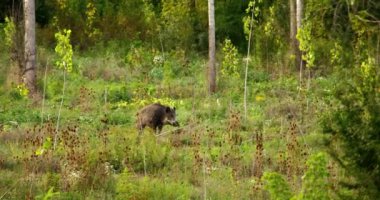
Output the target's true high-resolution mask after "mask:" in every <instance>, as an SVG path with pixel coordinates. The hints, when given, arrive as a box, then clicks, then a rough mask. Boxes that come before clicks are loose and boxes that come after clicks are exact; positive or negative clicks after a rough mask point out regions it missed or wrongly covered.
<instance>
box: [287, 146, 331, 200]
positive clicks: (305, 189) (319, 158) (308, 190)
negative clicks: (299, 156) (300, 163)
mask: <svg viewBox="0 0 380 200" xmlns="http://www.w3.org/2000/svg"><path fill="white" fill-rule="evenodd" d="M306 165H307V167H308V168H307V171H306V172H305V175H304V176H303V177H302V189H301V192H300V194H298V195H297V196H295V197H293V198H292V199H294V200H302V199H305V200H328V199H331V198H330V197H329V181H328V176H329V173H328V171H327V158H326V155H325V154H324V153H317V154H313V155H311V156H310V158H309V159H308V160H307V162H306Z"/></svg>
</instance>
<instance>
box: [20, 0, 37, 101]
mask: <svg viewBox="0 0 380 200" xmlns="http://www.w3.org/2000/svg"><path fill="white" fill-rule="evenodd" d="M24 20H25V35H24V44H25V51H24V59H25V71H24V77H23V81H24V83H25V85H26V87H27V88H28V89H29V97H34V96H35V95H36V93H37V89H36V17H35V1H34V0H24Z"/></svg>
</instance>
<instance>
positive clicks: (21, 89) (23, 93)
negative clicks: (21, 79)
mask: <svg viewBox="0 0 380 200" xmlns="http://www.w3.org/2000/svg"><path fill="white" fill-rule="evenodd" d="M16 91H17V94H18V95H19V97H20V98H27V97H28V94H29V90H28V88H27V87H26V85H25V83H21V84H20V85H17V86H16Z"/></svg>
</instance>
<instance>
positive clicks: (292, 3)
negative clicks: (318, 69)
mask: <svg viewBox="0 0 380 200" xmlns="http://www.w3.org/2000/svg"><path fill="white" fill-rule="evenodd" d="M297 1H298V0H297ZM289 7H290V43H291V50H292V55H294V56H295V68H297V66H298V64H299V63H300V61H301V54H300V51H299V47H298V42H297V38H296V35H297V14H296V0H289Z"/></svg>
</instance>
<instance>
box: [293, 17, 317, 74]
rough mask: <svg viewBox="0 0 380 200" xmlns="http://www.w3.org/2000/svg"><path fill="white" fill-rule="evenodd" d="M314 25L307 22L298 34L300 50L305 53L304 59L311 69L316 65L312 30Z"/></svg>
mask: <svg viewBox="0 0 380 200" xmlns="http://www.w3.org/2000/svg"><path fill="white" fill-rule="evenodd" d="M313 27H314V24H312V23H311V22H309V21H305V22H304V24H303V25H302V28H301V29H299V30H298V32H297V39H298V41H299V44H300V45H299V48H300V50H301V51H303V52H304V53H303V54H302V59H303V60H305V61H306V66H307V67H309V68H311V67H313V66H314V65H315V46H314V43H312V36H311V34H312V28H313Z"/></svg>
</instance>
